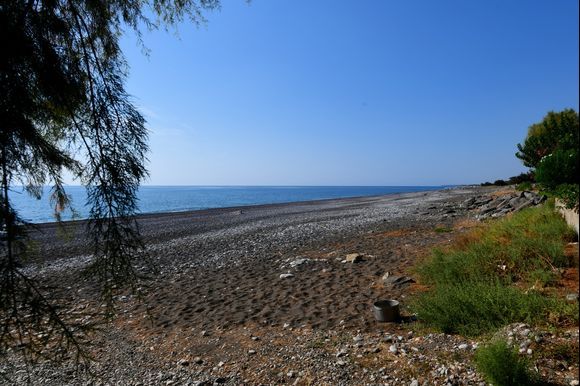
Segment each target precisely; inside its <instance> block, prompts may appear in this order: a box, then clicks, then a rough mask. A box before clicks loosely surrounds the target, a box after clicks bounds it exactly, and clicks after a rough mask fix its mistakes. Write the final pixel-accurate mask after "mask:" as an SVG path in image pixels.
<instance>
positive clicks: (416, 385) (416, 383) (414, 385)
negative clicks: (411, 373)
mask: <svg viewBox="0 0 580 386" xmlns="http://www.w3.org/2000/svg"><path fill="white" fill-rule="evenodd" d="M409 386H419V381H418V380H416V379H413V380H412V381H411V383H409Z"/></svg>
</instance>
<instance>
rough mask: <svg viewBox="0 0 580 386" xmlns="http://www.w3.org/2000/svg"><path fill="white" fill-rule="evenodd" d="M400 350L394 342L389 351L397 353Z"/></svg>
mask: <svg viewBox="0 0 580 386" xmlns="http://www.w3.org/2000/svg"><path fill="white" fill-rule="evenodd" d="M398 351H399V350H398V349H397V346H395V345H394V344H392V345H391V346H390V347H389V352H392V353H393V354H396V353H397V352H398Z"/></svg>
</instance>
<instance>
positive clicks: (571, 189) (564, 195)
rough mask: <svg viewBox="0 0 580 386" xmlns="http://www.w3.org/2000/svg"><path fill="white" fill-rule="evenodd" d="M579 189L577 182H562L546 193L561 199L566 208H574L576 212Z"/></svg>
mask: <svg viewBox="0 0 580 386" xmlns="http://www.w3.org/2000/svg"><path fill="white" fill-rule="evenodd" d="M579 190H580V189H579V186H578V184H562V185H558V186H557V187H556V188H555V189H554V190H552V191H549V192H548V194H551V195H553V196H555V197H557V198H559V199H560V200H562V202H563V203H564V205H565V206H566V208H568V209H574V210H575V211H576V212H578V195H579Z"/></svg>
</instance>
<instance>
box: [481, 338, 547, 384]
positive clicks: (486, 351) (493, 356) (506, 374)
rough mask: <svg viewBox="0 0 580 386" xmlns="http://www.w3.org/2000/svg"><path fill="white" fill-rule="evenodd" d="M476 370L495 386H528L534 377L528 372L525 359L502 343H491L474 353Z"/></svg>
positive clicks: (533, 382)
mask: <svg viewBox="0 0 580 386" xmlns="http://www.w3.org/2000/svg"><path fill="white" fill-rule="evenodd" d="M475 364H476V366H477V370H478V371H479V372H480V373H482V374H483V375H484V376H485V379H486V380H487V381H488V382H489V383H492V384H493V385H495V386H528V385H534V384H536V379H535V378H536V377H534V376H533V375H532V373H531V372H530V371H529V370H528V368H529V364H528V362H527V360H526V359H524V358H522V357H520V356H519V355H518V353H517V351H516V350H515V349H514V348H511V347H509V346H508V345H507V344H506V342H504V341H496V342H492V343H490V344H488V345H486V346H483V347H481V348H479V349H478V350H477V352H476V353H475Z"/></svg>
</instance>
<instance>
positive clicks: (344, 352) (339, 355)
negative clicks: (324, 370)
mask: <svg viewBox="0 0 580 386" xmlns="http://www.w3.org/2000/svg"><path fill="white" fill-rule="evenodd" d="M346 354H348V351H346V350H340V351H339V352H337V353H336V357H337V358H340V357H343V356H345V355H346Z"/></svg>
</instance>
